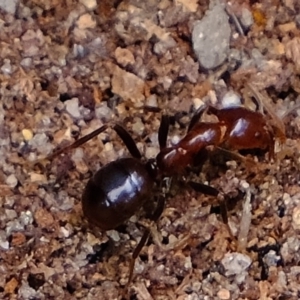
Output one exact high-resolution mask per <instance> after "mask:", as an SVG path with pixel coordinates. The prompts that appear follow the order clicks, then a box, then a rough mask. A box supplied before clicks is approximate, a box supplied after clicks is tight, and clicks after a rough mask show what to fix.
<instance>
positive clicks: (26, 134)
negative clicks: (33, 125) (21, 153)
mask: <svg viewBox="0 0 300 300" xmlns="http://www.w3.org/2000/svg"><path fill="white" fill-rule="evenodd" d="M22 135H23V138H24V140H25V141H30V140H31V139H32V137H33V133H32V131H31V130H30V129H23V130H22Z"/></svg>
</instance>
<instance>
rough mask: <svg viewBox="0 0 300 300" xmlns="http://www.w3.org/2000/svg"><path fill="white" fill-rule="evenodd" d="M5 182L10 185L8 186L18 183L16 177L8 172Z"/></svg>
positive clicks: (13, 186)
mask: <svg viewBox="0 0 300 300" xmlns="http://www.w3.org/2000/svg"><path fill="white" fill-rule="evenodd" d="M6 184H7V185H8V186H9V187H10V188H12V189H13V188H15V187H16V186H17V184H18V179H17V177H16V176H15V175H14V174H10V175H9V176H8V177H7V178H6Z"/></svg>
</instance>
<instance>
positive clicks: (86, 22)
mask: <svg viewBox="0 0 300 300" xmlns="http://www.w3.org/2000/svg"><path fill="white" fill-rule="evenodd" d="M96 24H97V23H96V21H95V20H94V19H93V17H92V16H91V15H90V14H84V15H82V16H80V18H79V19H78V21H77V22H76V25H77V26H78V28H79V29H89V28H95V27H96Z"/></svg>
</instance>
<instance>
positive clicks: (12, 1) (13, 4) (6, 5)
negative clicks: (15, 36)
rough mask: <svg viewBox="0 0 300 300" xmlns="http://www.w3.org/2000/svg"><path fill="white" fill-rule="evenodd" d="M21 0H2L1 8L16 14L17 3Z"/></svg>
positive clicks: (0, 2)
mask: <svg viewBox="0 0 300 300" xmlns="http://www.w3.org/2000/svg"><path fill="white" fill-rule="evenodd" d="M18 3H19V0H1V1H0V8H1V9H3V10H4V11H6V12H7V13H10V14H14V13H15V12H16V10H17V5H18Z"/></svg>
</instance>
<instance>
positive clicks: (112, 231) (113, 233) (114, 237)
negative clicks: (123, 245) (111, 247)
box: [106, 230, 120, 242]
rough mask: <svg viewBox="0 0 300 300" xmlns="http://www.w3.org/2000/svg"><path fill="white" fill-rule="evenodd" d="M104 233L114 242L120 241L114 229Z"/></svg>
mask: <svg viewBox="0 0 300 300" xmlns="http://www.w3.org/2000/svg"><path fill="white" fill-rule="evenodd" d="M106 234H107V235H108V236H109V237H110V238H111V239H112V240H113V241H115V242H118V241H120V236H119V233H118V232H117V231H116V230H109V231H107V232H106Z"/></svg>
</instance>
